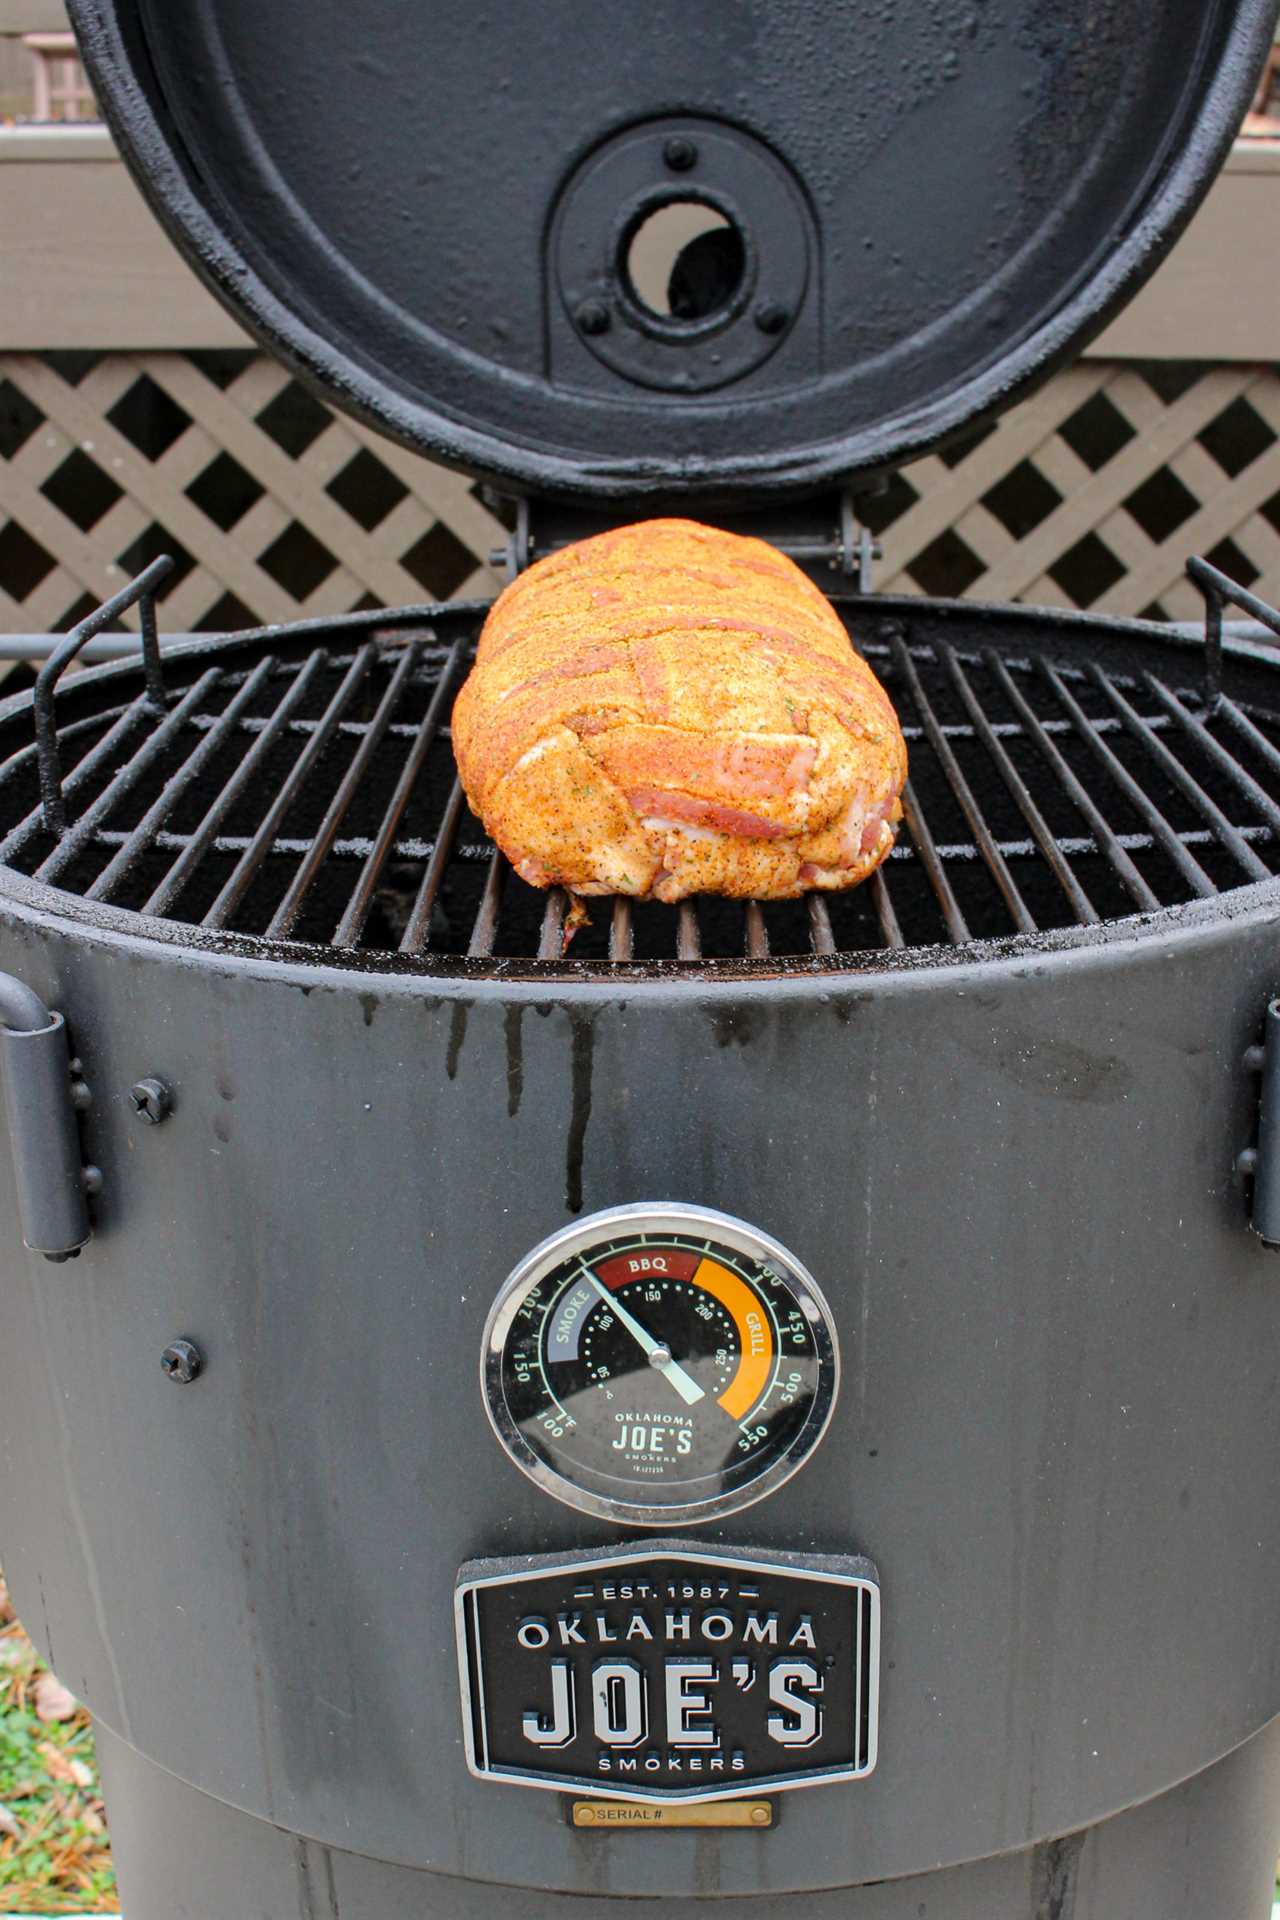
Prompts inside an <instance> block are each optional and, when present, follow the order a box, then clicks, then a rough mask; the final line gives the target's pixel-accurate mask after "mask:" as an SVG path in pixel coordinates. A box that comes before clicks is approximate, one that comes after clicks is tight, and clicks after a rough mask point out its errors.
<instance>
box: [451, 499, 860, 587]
mask: <svg viewBox="0 0 1280 1920" xmlns="http://www.w3.org/2000/svg"><path fill="white" fill-rule="evenodd" d="M495 504H497V505H500V506H501V507H502V508H504V509H505V513H504V518H505V517H513V519H514V524H513V525H512V527H511V531H510V532H509V533H508V535H507V540H506V544H505V546H502V547H495V548H494V549H493V550H492V552H491V553H490V555H489V564H490V566H491V567H501V568H503V569H504V570H505V572H506V576H507V579H508V580H509V581H510V580H514V579H515V578H516V577H517V575H519V574H521V573H523V572H524V571H525V569H526V567H530V566H532V565H533V562H534V561H535V560H540V559H543V558H545V556H546V555H547V554H549V553H555V552H556V551H557V550H558V549H559V548H561V547H567V546H569V545H570V544H571V543H572V542H573V541H575V540H585V539H588V538H589V537H590V536H591V535H592V534H593V533H604V532H607V531H608V529H609V528H610V527H611V526H620V525H625V524H626V521H627V518H629V517H631V516H618V517H615V518H612V519H608V518H606V517H605V516H603V515H601V514H596V513H588V512H585V511H584V510H582V509H580V508H575V507H572V506H560V505H559V504H558V503H556V502H552V501H544V500H537V501H533V502H531V501H530V500H529V499H528V498H527V497H525V496H522V497H520V498H518V499H515V500H512V499H510V498H506V499H503V498H502V497H501V496H497V497H495ZM682 512H686V513H687V512H688V504H687V503H681V502H672V503H670V504H668V505H666V506H665V507H664V508H662V509H661V510H654V511H651V512H648V513H646V514H644V515H643V516H641V517H642V518H644V519H657V518H661V517H664V516H665V515H666V514H680V513H682ZM695 517H698V518H700V517H702V516H700V515H697V516H695ZM711 524H713V525H717V526H723V527H725V528H726V530H727V531H728V532H730V533H746V534H752V535H754V536H755V537H756V538H757V539H760V540H766V541H768V543H769V545H770V546H771V547H776V548H777V549H778V551H779V553H785V554H786V555H787V557H788V558H789V559H791V560H794V561H795V562H796V564H797V565H798V566H802V567H805V568H806V569H808V570H809V571H810V572H812V573H813V574H814V575H815V577H816V578H817V579H818V583H819V585H822V584H824V582H823V580H822V578H821V576H822V574H823V573H824V572H825V573H835V574H838V575H839V576H840V580H841V583H842V584H847V583H852V586H853V590H854V591H855V592H856V593H864V594H869V593H874V591H875V582H874V568H875V562H876V561H877V560H879V559H880V558H881V555H882V549H881V546H880V542H879V541H878V540H877V539H876V538H875V536H874V535H873V534H872V532H871V529H870V528H869V527H866V526H864V525H863V524H862V522H861V521H860V520H859V518H858V512H857V498H856V496H855V495H854V494H853V493H852V492H851V491H850V490H849V489H847V488H846V489H845V490H844V491H843V492H841V493H840V494H838V495H837V496H835V498H834V499H833V498H832V496H830V495H827V496H826V497H825V498H824V499H822V500H817V501H805V502H802V503H800V504H799V505H798V506H793V507H784V508H779V509H776V510H774V511H772V512H771V511H770V510H769V509H767V508H766V509H763V510H761V511H758V512H756V513H751V514H731V515H726V516H724V517H720V516H716V517H715V518H714V519H712V521H711Z"/></svg>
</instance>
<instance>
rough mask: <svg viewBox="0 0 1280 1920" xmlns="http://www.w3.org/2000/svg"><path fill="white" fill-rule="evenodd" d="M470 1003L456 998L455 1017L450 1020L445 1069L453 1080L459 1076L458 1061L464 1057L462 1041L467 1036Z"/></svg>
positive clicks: (454, 1004)
mask: <svg viewBox="0 0 1280 1920" xmlns="http://www.w3.org/2000/svg"><path fill="white" fill-rule="evenodd" d="M468 1011H469V1007H468V1003H467V1002H466V1001H465V1000H455V1001H454V1003H453V1017H452V1019H451V1020H450V1022H449V1051H448V1054H447V1055H446V1056H445V1063H444V1070H445V1072H446V1073H447V1074H448V1076H449V1078H450V1079H451V1080H456V1079H457V1077H458V1062H459V1060H460V1059H461V1058H462V1043H463V1041H464V1040H465V1039H466V1037H467V1013H468Z"/></svg>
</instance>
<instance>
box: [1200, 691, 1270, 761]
mask: <svg viewBox="0 0 1280 1920" xmlns="http://www.w3.org/2000/svg"><path fill="white" fill-rule="evenodd" d="M1214 713H1215V714H1216V715H1218V716H1219V717H1220V718H1222V719H1226V720H1229V721H1230V722H1231V725H1232V726H1233V727H1235V728H1236V729H1237V730H1238V732H1240V733H1242V734H1243V735H1244V737H1245V739H1246V740H1247V741H1248V742H1249V745H1250V746H1251V747H1252V748H1253V750H1254V752H1255V753H1257V754H1259V755H1261V757H1262V759H1264V760H1265V761H1266V763H1267V765H1268V766H1269V767H1270V769H1271V771H1272V772H1273V773H1274V774H1275V775H1276V778H1277V779H1280V749H1278V748H1276V747H1275V746H1274V745H1273V744H1272V742H1271V741H1270V740H1268V739H1267V736H1266V734H1265V733H1263V732H1262V731H1261V729H1260V728H1259V727H1257V726H1256V725H1255V724H1254V722H1253V721H1252V720H1251V719H1250V718H1249V716H1248V714H1247V713H1242V712H1241V711H1240V708H1239V707H1238V706H1237V705H1236V703H1235V701H1234V700H1228V698H1227V696H1226V694H1225V693H1220V694H1219V695H1218V700H1217V704H1216V706H1215V707H1214Z"/></svg>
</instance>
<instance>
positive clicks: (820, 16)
mask: <svg viewBox="0 0 1280 1920" xmlns="http://www.w3.org/2000/svg"><path fill="white" fill-rule="evenodd" d="M70 11H71V13H72V16H73V19H74V21H75V24H76V26H77V29H78V31H79V33H80V37H81V42H82V46H83V49H84V53H85V57H86V60H87V62H88V64H89V67H90V69H91V73H92V76H93V81H94V86H95V91H96V92H97V94H98V97H99V99H100V100H101V101H102V103H103V106H104V108H105V110H106V112H107V114H108V116H109V118H110V119H111V122H112V124H113V127H114V130H115V132H116V135H117V138H118V139H119V141H120V143H121V147H122V150H123V152H124V154H125V157H126V159H128V161H129V162H130V164H131V166H132V167H133V168H134V170H135V172H136V173H137V174H138V177H139V179H140V181H141V184H142V186H143V188H144V190H145V191H146V193H147V195H148V197H149V198H150V200H151V202H152V205H153V206H154V207H155V209H156V211H157V212H158V213H159V215H160V216H161V218H162V219H163V220H164V222H165V224H166V226H167V227H168V229H169V231H170V233H171V234H172V235H173V237H174V238H175V239H176V240H177V241H178V243H179V245H180V246H182V247H183V249H184V250H185V252H186V253H187V255H188V257H189V258H190V259H191V260H192V261H193V263H194V264H195V265H196V266H197V267H198V268H199V270H200V271H201V272H202V273H203V274H204V276H205V278H206V279H207V280H208V282H209V284H210V285H211V286H212V287H213V289H214V291H215V292H217V293H218V294H219V295H220V297H221V298H222V299H223V300H224V301H226V302H227V303H228V304H229V305H230V306H231V308H232V310H233V311H234V312H235V313H236V314H237V315H238V316H239V317H240V318H241V319H242V320H243V321H244V322H245V323H246V324H247V325H248V326H250V327H251V328H252V329H253V330H254V331H255V332H256V333H257V334H258V335H259V336H260V337H261V338H262V339H263V340H264V341H265V342H266V343H267V345H268V346H269V347H270V348H271V349H272V350H273V351H274V352H276V353H278V354H280V355H281V356H282V357H284V358H285V359H286V360H288V361H289V362H290V363H291V364H292V365H294V366H295V367H296V368H297V369H298V370H299V371H300V372H302V373H303V374H305V375H307V376H309V377H311V378H312V379H313V380H315V381H317V382H319V383H320V384H321V385H322V387H323V388H324V390H325V393H326V396H327V397H328V398H329V399H330V400H332V401H336V402H337V403H338V404H340V405H343V406H346V407H349V408H350V409H352V410H353V411H355V412H357V413H358V414H360V415H362V416H363V417H364V418H366V419H368V420H370V421H372V422H373V423H374V424H376V425H378V426H379V427H381V428H382V429H384V430H385V431H386V432H388V433H390V434H392V435H393V436H395V437H396V438H399V439H401V440H402V441H404V442H405V443H406V444H408V445H410V446H413V447H416V448H418V449H419V450H421V451H423V452H426V453H429V454H432V455H434V456H435V457H437V458H441V459H445V460H448V461H452V462H454V463H455V464H461V465H464V466H466V467H469V468H471V469H473V470H475V471H478V472H481V473H487V474H490V475H493V476H497V477H498V478H500V479H502V480H503V481H505V482H507V483H508V484H510V485H512V486H514V487H516V488H517V489H531V490H533V491H536V492H549V493H556V492H558V493H562V494H564V493H572V494H577V495H581V496H588V497H596V498H609V499H615V500H629V501H631V502H633V503H636V502H639V501H640V500H641V499H642V498H643V497H645V496H646V495H649V494H652V493H663V494H673V493H674V494H677V495H678V494H681V493H695V494H699V495H702V496H707V495H710V494H716V495H729V494H735V495H738V496H750V495H765V494H775V495H776V494H779V493H783V492H787V491H791V492H795V491H801V490H806V489H810V488H813V487H816V486H818V485H820V484H823V483H830V482H831V481H832V480H835V479H839V478H842V477H845V476H849V475H866V474H868V473H872V472H875V471H878V470H882V469H885V468H887V467H890V466H892V465H894V464H896V463H899V462H901V461H902V460H903V459H905V458H907V457H908V456H910V455H911V454H913V453H915V452H918V451H919V450H920V449H921V448H923V447H925V446H928V445H932V444H934V443H936V442H938V441H939V440H941V439H943V438H945V436H947V435H948V434H952V433H955V432H956V431H957V430H959V429H961V428H963V427H964V426H966V425H971V424H973V423H974V422H975V421H977V420H980V419H982V418H985V417H986V416H988V415H990V414H992V413H994V412H998V411H1000V410H1001V409H1003V408H1005V407H1007V406H1008V405H1009V404H1010V403H1011V402H1012V401H1013V400H1014V399H1015V398H1016V397H1017V396H1018V395H1019V394H1020V393H1021V392H1023V391H1024V390H1025V389H1026V387H1027V386H1028V385H1029V384H1030V383H1032V382H1034V381H1036V380H1039V379H1043V378H1044V377H1046V376H1047V375H1048V374H1049V373H1050V372H1052V371H1053V369H1054V368H1055V367H1056V366H1058V365H1059V364H1060V363H1061V362H1062V361H1063V360H1064V359H1065V358H1067V357H1068V356H1069V355H1070V354H1072V353H1073V352H1076V351H1078V350H1079V348H1080V347H1081V346H1082V344H1083V343H1084V342H1085V340H1086V339H1087V338H1088V336H1089V335H1090V334H1091V333H1092V332H1093V331H1095V330H1096V329H1097V328H1098V326H1099V325H1100V324H1101V323H1102V321H1103V320H1104V319H1105V318H1106V317H1107V315H1109V314H1110V313H1111V312H1112V311H1113V310H1114V309H1115V308H1116V307H1117V306H1118V305H1119V304H1120V303H1121V302H1122V301H1123V300H1124V299H1125V298H1126V297H1127V296H1128V295H1129V294H1131V293H1132V292H1133V290H1134V288H1135V287H1136V286H1137V285H1138V284H1139V283H1140V282H1141V280H1142V279H1143V278H1144V277H1145V276H1146V275H1147V274H1148V273H1150V272H1151V271H1152V269H1153V268H1154V267H1155V266H1156V265H1157V264H1158V262H1159V260H1160V259H1161V257H1162V256H1163V254H1164V252H1165V251H1166V249H1167V248H1168V246H1169V245H1170V244H1171V242H1172V240H1173V239H1174V238H1175V237H1176V235H1177V233H1178V232H1179V231H1180V229H1181V227H1182V226H1183V224H1184V223H1185V221H1186V220H1187V219H1188V218H1189V217H1190V214H1191V213H1192V211H1193V210H1194V208H1195V206H1196V204H1197V203H1198V201H1199V199H1200V198H1201V196H1202V195H1203V193H1204V192H1205V190H1206V189H1207V187H1208V185H1209V183H1210V181H1211V179H1212V177H1213V174H1214V172H1215V171H1216V168H1217V166H1218V164H1219V162H1220V160H1221V158H1222V156H1223V153H1224V152H1225V150H1226V146H1227V143H1228V142H1229V140H1230V138H1231V135H1232V134H1233V132H1234V130H1235V128H1236V126H1237V124H1238V122H1239V120H1240V117H1241V115H1242V113H1243V111H1244V109H1245V107H1246V105H1247V103H1248V100H1249V97H1250V94H1251V91H1252V88H1253V85H1254V80H1255V76H1256V72H1257V69H1258V66H1259V64H1260V61H1261V57H1262V54H1263V51H1264V48H1265V46H1266V45H1267V44H1268V43H1269V41H1270V36H1271V32H1272V28H1273V24H1274V21H1275V17H1276V4H1275V0H1145V3H1144V4H1143V5H1141V6H1137V5H1134V4H1133V0H1006V4H1003V5H1000V6H995V5H990V4H984V0H945V3H942V0H940V3H939V4H934V5H931V6H929V7H927V8H925V7H879V8H870V7H866V6H860V5H854V4H850V3H849V0H842V3H841V4H838V5H836V4H831V3H830V0H734V4H732V5H723V6H715V7H690V6H688V5H686V4H683V3H682V0H654V3H652V4H649V5H646V6H643V7H636V6H634V5H632V4H630V3H629V0H599V3H598V4H596V5H594V6H592V7H590V8H583V7H582V6H581V5H578V4H575V0H545V4H543V5H540V6H539V7H537V8H536V9H519V10H505V11H504V10H499V11H498V12H496V13H493V12H487V11H486V10H485V9H483V8H477V7H475V6H474V5H470V4H463V0H435V4H433V5H432V6H430V7H423V6H413V7H390V6H387V5H385V4H381V0H311V4H309V5H308V7H307V10H306V30H305V32H299V31H298V19H297V13H296V9H295V8H294V7H292V6H290V5H285V4H282V0H191V3H190V4H186V5H183V6H173V5H171V4H168V3H167V0H112V3H111V4H107V0H71V6H70ZM691 154H692V157H690V155H691ZM673 156H674V159H673ZM691 197H692V198H696V199H700V200H701V201H702V202H703V203H705V204H706V205H709V206H712V207H714V208H715V209H717V210H718V211H719V213H720V214H721V216H722V217H723V218H725V219H727V220H728V221H729V223H730V226H731V227H732V228H734V229H736V230H737V232H738V234H739V235H740V240H741V256H742V261H743V266H742V272H741V276H740V278H739V280H738V282H737V283H736V289H735V290H734V291H733V292H732V293H731V294H730V296H729V297H727V298H726V299H725V301H724V303H723V305H722V306H720V307H719V308H718V309H716V310H715V311H713V312H711V313H709V314H706V315H704V316H703V317H701V318H694V319H691V320H688V321H683V322H682V321H678V320H672V319H670V318H662V317H661V316H658V315H655V313H654V312H653V311H651V310H648V311H647V310H646V308H645V306H644V305H643V303H642V302H640V301H639V300H638V299H637V297H636V296H635V294H634V289H633V287H632V286H631V283H630V281H629V277H628V272H627V269H626V261H627V258H628V248H629V243H630V239H631V236H632V234H633V232H634V230H635V228H636V226H637V223H639V222H640V221H641V220H642V219H643V218H644V216H645V215H646V213H648V212H649V211H651V210H652V209H653V208H654V207H655V206H656V205H660V204H662V203H664V202H668V201H670V200H672V199H677V200H679V199H684V200H687V199H689V198H691Z"/></svg>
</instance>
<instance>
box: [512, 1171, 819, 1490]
mask: <svg viewBox="0 0 1280 1920" xmlns="http://www.w3.org/2000/svg"><path fill="white" fill-rule="evenodd" d="M483 1373H484V1390H485V1399H486V1403H487V1406H488V1410H489V1417H490V1419H491V1420H492V1422H493V1425H494V1428H495V1430H496V1432H497V1435H498V1438H499V1439H500V1440H501V1442H502V1444H503V1445H504V1447H505V1448H506V1449H507V1451H508V1453H509V1454H510V1455H511V1456H512V1458H513V1459H514V1460H515V1462H516V1464H517V1466H519V1467H521V1468H522V1469H523V1471H524V1472H525V1473H527V1474H528V1475H529V1476H530V1478H531V1479H533V1480H536V1481H537V1483H538V1485H539V1486H541V1487H543V1488H544V1489H545V1490H546V1491H547V1492H548V1493H551V1494H554V1495H555V1497H556V1498H557V1499H559V1500H564V1501H566V1502H567V1503H568V1504H569V1505H570V1506H573V1507H578V1508H581V1509H582V1511H583V1512H586V1513H594V1514H599V1515H602V1516H603V1517H604V1518H606V1519H610V1520H618V1521H622V1522H625V1523H627V1524H630V1525H639V1526H671V1525H676V1526H683V1525H688V1524H691V1523H692V1522H694V1521H698V1520H706V1519H712V1518H715V1517H716V1516H717V1515H719V1514H724V1513H730V1512H732V1511H733V1510H734V1509H735V1508H737V1507H745V1506H748V1505H750V1503H751V1502H752V1501H753V1500H759V1499H761V1498H762V1497H763V1496H764V1495H765V1494H766V1493H770V1492H772V1491H773V1489H774V1488H775V1487H777V1486H780V1485H781V1484H782V1482H783V1481H784V1480H786V1479H788V1478H789V1477H790V1475H791V1474H793V1473H794V1472H795V1471H796V1468H797V1467H799V1466H800V1464H801V1463H802V1461H803V1460H805V1458H806V1457H807V1456H808V1455H809V1454H810V1453H811V1452H812V1451H813V1449H814V1447H815V1446H816V1445H817V1444H818V1441H819V1440H820V1439H821V1438H822V1434H823V1431H824V1429H825V1427H826V1424H827V1421H828V1419H829V1418H830V1415H831V1409H832V1405H833V1402H834V1399H835V1391H836V1380H837V1373H838V1360H837V1354H836V1340H835V1331H834V1329H833V1327H832V1324H831V1316H830V1313H829V1311H828V1309H827V1305H826V1302H825V1301H824V1300H823V1298H822V1295H821V1294H820V1293H819V1291H818V1289H817V1287H816V1286H815V1284H814V1282H813V1281H812V1280H811V1279H810V1277H809V1275H808V1274H807V1273H806V1272H805V1270H804V1268H803V1267H802V1266H801V1265H800V1263H799V1261H798V1260H796V1259H795V1257H794V1256H793V1255H792V1254H790V1253H788V1252H787V1251H786V1249H785V1247H781V1246H779V1244H778V1243H777V1241H776V1240H771V1239H770V1238H769V1237H768V1235H767V1234H763V1233H760V1232H758V1231H757V1229H756V1228H754V1227H751V1226H748V1225H747V1224H746V1223H745V1222H744V1221H741V1220H734V1219H732V1218H730V1216H729V1215H728V1214H723V1213H713V1212H711V1211H710V1209H707V1208H702V1207H680V1206H670V1205H660V1204H655V1205H652V1206H635V1207H618V1208H615V1209H612V1210H610V1211H609V1212H607V1213H597V1214H594V1215H592V1217H591V1218H590V1219H588V1220H583V1221H580V1222H579V1223H578V1224H577V1225H575V1226H572V1227H567V1228H565V1230H564V1231H563V1232H561V1233H557V1234H554V1235H553V1236H552V1237H551V1239H549V1240H544V1241H543V1243H542V1245H541V1246H540V1247H535V1248H534V1250H533V1252H532V1253H531V1254H529V1255H528V1257H527V1258H526V1259H525V1260H523V1261H522V1262H521V1264H520V1265H519V1266H518V1267H517V1268H516V1271H515V1272H514V1273H513V1274H512V1275H511V1278H510V1279H509V1280H508V1281H507V1283H506V1285H505V1287H504V1288H503V1289H502V1292H501V1293H500V1294H499V1296H498V1299H497V1301H496V1302H495V1303H494V1307H493V1310H492V1312H491V1314H490V1316H489V1324H488V1327H487V1328H486V1330H485V1343H484V1369H483Z"/></svg>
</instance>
